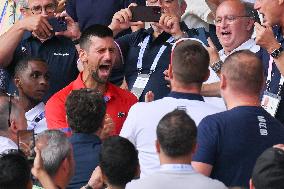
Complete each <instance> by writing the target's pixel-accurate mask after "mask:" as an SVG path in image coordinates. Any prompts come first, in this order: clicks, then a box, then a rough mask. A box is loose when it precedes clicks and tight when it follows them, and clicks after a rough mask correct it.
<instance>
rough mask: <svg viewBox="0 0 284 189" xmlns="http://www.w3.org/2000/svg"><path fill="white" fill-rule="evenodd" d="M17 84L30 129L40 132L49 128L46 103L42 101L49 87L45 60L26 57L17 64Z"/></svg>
mask: <svg viewBox="0 0 284 189" xmlns="http://www.w3.org/2000/svg"><path fill="white" fill-rule="evenodd" d="M14 82H15V85H16V87H17V89H18V91H19V103H20V104H21V106H22V107H23V108H24V110H25V112H26V113H25V116H26V119H27V123H28V130H31V129H34V131H35V133H40V132H42V131H44V130H46V129H47V125H46V119H45V109H44V107H45V105H44V103H43V102H42V101H43V97H44V95H45V94H46V93H47V90H48V88H49V72H48V68H47V64H46V62H45V61H44V60H42V59H40V58H35V57H26V58H23V59H22V60H20V61H19V62H18V63H17V64H16V66H15V76H14Z"/></svg>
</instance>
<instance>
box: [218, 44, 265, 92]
mask: <svg viewBox="0 0 284 189" xmlns="http://www.w3.org/2000/svg"><path fill="white" fill-rule="evenodd" d="M221 73H222V74H224V75H225V76H226V77H227V79H228V80H229V81H230V82H229V85H230V86H231V88H233V89H234V90H236V91H241V92H242V93H246V94H252V95H260V93H261V91H262V88H263V82H264V71H263V66H262V63H261V60H260V59H259V58H258V57H257V56H256V54H255V53H253V52H251V51H249V50H240V51H236V52H234V53H232V54H231V55H229V56H228V57H227V58H226V60H225V62H224V64H223V66H222V69H221Z"/></svg>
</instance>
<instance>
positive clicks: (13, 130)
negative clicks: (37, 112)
mask: <svg viewBox="0 0 284 189" xmlns="http://www.w3.org/2000/svg"><path fill="white" fill-rule="evenodd" d="M10 123H11V125H10V127H9V129H10V131H11V133H12V134H13V135H15V136H17V133H18V130H19V128H18V126H17V123H16V121H15V120H13V118H12V117H10Z"/></svg>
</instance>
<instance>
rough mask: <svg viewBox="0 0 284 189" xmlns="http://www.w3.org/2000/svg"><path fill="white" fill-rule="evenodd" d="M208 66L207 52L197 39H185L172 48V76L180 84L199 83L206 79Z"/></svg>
mask: <svg viewBox="0 0 284 189" xmlns="http://www.w3.org/2000/svg"><path fill="white" fill-rule="evenodd" d="M208 66H209V54H208V52H207V50H206V49H205V47H203V46H202V44H201V43H200V42H198V41H194V40H185V41H182V42H180V43H178V44H177V46H176V47H175V48H174V49H173V52H172V68H173V77H174V78H175V79H176V81H178V82H180V83H181V84H184V85H187V84H192V83H200V84H201V83H202V82H204V81H205V80H206V79H207V76H208Z"/></svg>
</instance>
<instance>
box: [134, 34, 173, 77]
mask: <svg viewBox="0 0 284 189" xmlns="http://www.w3.org/2000/svg"><path fill="white" fill-rule="evenodd" d="M149 40H150V35H148V36H147V37H146V38H145V39H144V40H143V42H142V45H141V49H140V51H139V56H138V61H137V70H138V71H139V74H140V73H141V71H142V65H143V61H142V59H143V56H144V53H145V50H146V47H147V45H148V43H149ZM173 41H174V37H170V38H169V39H168V40H167V43H171V42H173ZM166 48H167V46H166V45H162V47H161V48H160V50H159V52H158V54H157V55H156V57H155V59H154V62H153V64H152V65H151V68H150V73H149V74H150V75H151V74H152V73H153V72H154V71H155V69H156V67H157V64H158V61H159V59H160V58H161V56H162V54H163V52H164V51H165V50H166Z"/></svg>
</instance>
